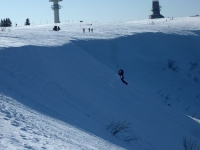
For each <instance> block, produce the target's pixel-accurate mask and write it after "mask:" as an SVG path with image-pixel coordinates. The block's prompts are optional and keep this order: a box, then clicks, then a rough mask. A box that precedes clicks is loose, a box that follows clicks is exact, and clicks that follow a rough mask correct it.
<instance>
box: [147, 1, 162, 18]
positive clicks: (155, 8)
mask: <svg viewBox="0 0 200 150" xmlns="http://www.w3.org/2000/svg"><path fill="white" fill-rule="evenodd" d="M160 8H161V6H160V5H159V0H153V1H152V10H151V11H152V12H153V14H152V15H150V16H149V19H156V18H164V16H163V15H161V14H160Z"/></svg>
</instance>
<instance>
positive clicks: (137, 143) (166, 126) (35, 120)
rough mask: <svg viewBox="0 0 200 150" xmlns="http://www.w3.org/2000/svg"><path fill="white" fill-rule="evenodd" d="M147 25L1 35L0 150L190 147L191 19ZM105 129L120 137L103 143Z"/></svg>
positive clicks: (197, 54)
mask: <svg viewBox="0 0 200 150" xmlns="http://www.w3.org/2000/svg"><path fill="white" fill-rule="evenodd" d="M153 21H154V25H151V22H152V20H141V21H134V22H128V23H114V24H113V23H104V24H103V23H94V24H92V25H91V24H59V26H60V28H61V31H59V32H54V31H52V28H53V25H42V26H30V27H17V28H15V27H13V28H10V29H8V28H7V29H6V30H5V31H4V32H2V31H1V32H0V38H1V39H0V40H1V43H0V47H1V50H0V83H1V84H0V92H1V95H0V120H1V122H2V123H1V126H0V139H1V142H0V149H108V150H110V149H137V150H144V149H145V150H147V149H148V150H169V149H170V150H177V149H183V146H182V140H183V137H187V138H192V139H194V140H195V139H200V124H199V119H200V111H199V108H200V90H199V89H200V66H199V65H200V59H199V58H200V42H199V41H200V32H199V31H200V26H199V23H200V18H199V17H194V18H175V19H174V20H169V19H167V21H166V19H158V20H153ZM82 28H86V29H87V28H94V33H91V32H88V31H87V30H86V33H83V32H82ZM169 62H176V63H174V64H173V67H172V68H171V69H170V68H169V67H168V65H169ZM119 68H122V69H124V71H125V80H126V81H127V82H128V83H129V84H128V85H127V86H126V85H124V84H123V83H122V82H121V81H120V80H119V77H118V76H117V72H118V70H119ZM113 120H115V121H122V122H123V121H125V122H127V123H129V124H130V128H129V130H128V131H127V132H126V133H121V134H118V135H117V136H113V135H112V134H111V133H110V132H109V131H107V130H106V128H107V126H109V125H110V123H111V122H112V121H113ZM129 137H130V138H133V139H134V140H131V141H130V142H125V141H124V139H126V138H129Z"/></svg>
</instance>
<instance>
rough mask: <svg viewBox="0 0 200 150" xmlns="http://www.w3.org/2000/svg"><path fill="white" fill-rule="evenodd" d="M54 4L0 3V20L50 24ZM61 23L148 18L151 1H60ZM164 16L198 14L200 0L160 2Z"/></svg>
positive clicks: (42, 0) (43, 0)
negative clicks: (27, 19)
mask: <svg viewBox="0 0 200 150" xmlns="http://www.w3.org/2000/svg"><path fill="white" fill-rule="evenodd" d="M52 4H53V3H52V2H49V0H32V1H31V0H20V1H19V0H1V1H0V6H1V7H0V19H3V18H10V19H11V21H12V23H13V25H14V24H15V23H17V24H18V25H24V22H25V20H26V18H29V19H30V23H31V24H33V22H34V24H35V25H36V24H40V23H41V24H46V23H53V21H54V16H53V10H52V9H51V8H50V7H51V5H52ZM60 5H61V6H62V9H60V21H61V22H62V23H65V22H68V20H69V22H72V21H73V22H78V21H80V20H83V21H85V22H94V21H97V22H114V21H130V20H139V19H147V18H148V16H149V15H150V14H151V13H152V12H151V6H152V0H63V1H62V2H60ZM160 5H161V6H162V9H161V14H162V15H164V16H165V17H172V16H173V17H185V16H191V15H197V14H199V15H200V0H160Z"/></svg>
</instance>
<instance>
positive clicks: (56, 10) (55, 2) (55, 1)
mask: <svg viewBox="0 0 200 150" xmlns="http://www.w3.org/2000/svg"><path fill="white" fill-rule="evenodd" d="M60 1H62V0H49V2H53V5H52V6H51V8H52V9H53V11H54V23H60V20H59V9H61V6H60V5H59V4H58V2H60Z"/></svg>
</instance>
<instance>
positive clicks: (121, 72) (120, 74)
mask: <svg viewBox="0 0 200 150" xmlns="http://www.w3.org/2000/svg"><path fill="white" fill-rule="evenodd" d="M118 74H119V76H120V79H121V80H122V82H123V83H124V84H126V85H127V84H128V83H127V82H126V81H124V70H122V69H120V70H119V72H118Z"/></svg>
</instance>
